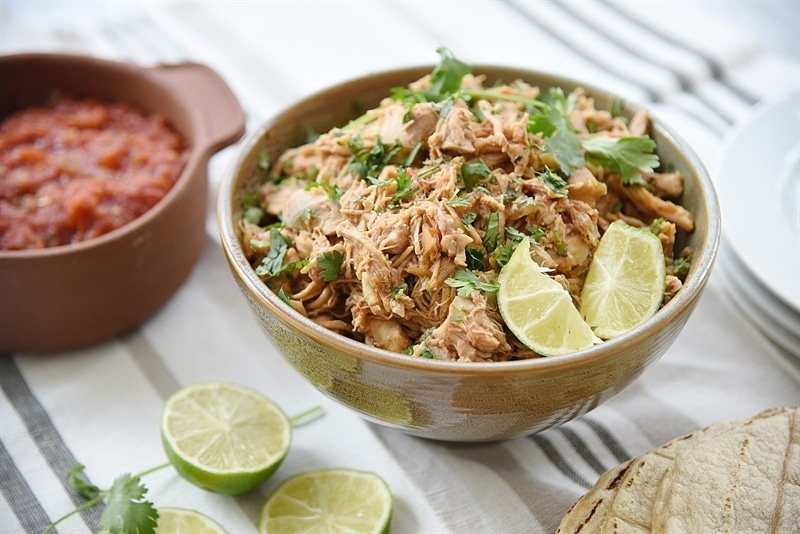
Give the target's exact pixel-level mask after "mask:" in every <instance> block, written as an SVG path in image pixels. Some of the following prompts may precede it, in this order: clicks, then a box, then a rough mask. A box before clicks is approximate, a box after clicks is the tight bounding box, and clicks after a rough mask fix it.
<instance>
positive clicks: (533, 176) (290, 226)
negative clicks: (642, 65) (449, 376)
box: [241, 74, 693, 362]
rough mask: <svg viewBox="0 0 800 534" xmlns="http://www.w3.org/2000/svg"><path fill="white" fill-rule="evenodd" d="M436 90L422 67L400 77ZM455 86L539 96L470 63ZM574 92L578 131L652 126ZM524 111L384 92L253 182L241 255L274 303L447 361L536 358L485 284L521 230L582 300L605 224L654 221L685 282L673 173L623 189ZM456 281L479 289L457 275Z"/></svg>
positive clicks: (572, 118) (684, 216)
mask: <svg viewBox="0 0 800 534" xmlns="http://www.w3.org/2000/svg"><path fill="white" fill-rule="evenodd" d="M430 87H431V80H430V76H426V77H424V78H423V79H421V80H418V81H417V82H414V83H413V84H411V85H409V89H410V90H412V91H421V90H426V89H430ZM462 88H465V89H470V90H476V91H481V92H487V91H492V92H495V93H496V94H500V95H506V96H508V95H511V96H519V97H522V98H525V99H534V98H537V97H538V96H539V95H540V90H539V89H538V88H537V87H533V86H530V85H527V84H525V83H523V82H519V81H517V82H514V83H512V84H509V85H504V86H494V87H491V88H490V89H486V88H484V86H483V79H482V78H481V77H479V76H472V75H469V74H468V75H466V76H464V77H463V79H462ZM570 98H572V100H571V102H572V107H571V109H570V110H569V113H568V116H567V119H566V121H567V123H568V124H569V125H570V127H571V128H572V129H573V131H574V132H575V135H576V139H578V138H580V139H588V138H592V137H595V136H607V137H610V138H614V139H619V138H623V137H626V136H646V135H647V131H648V129H649V118H648V116H647V113H646V112H643V111H642V112H639V113H637V114H636V115H635V116H634V117H633V118H632V119H631V120H630V121H626V120H625V119H623V118H622V117H617V116H613V115H612V114H611V113H610V112H608V111H603V110H598V109H595V107H594V102H593V101H592V99H591V98H590V97H589V96H588V95H586V94H585V92H584V91H583V90H581V89H578V90H576V91H575V92H574V93H573V94H572V95H570ZM532 113H535V110H533V109H532V108H531V107H527V106H526V105H524V104H523V103H520V102H519V101H515V100H514V99H513V98H507V99H504V98H498V99H493V98H472V99H464V98H461V97H454V98H450V99H448V100H446V101H445V102H428V101H423V102H411V103H407V102H403V101H402V100H393V99H389V98H387V99H385V100H384V101H383V102H381V104H380V105H379V106H378V107H376V108H375V109H372V110H370V111H368V112H367V113H366V114H365V115H364V116H363V117H362V118H360V119H358V120H356V121H354V122H353V123H351V124H350V125H348V126H346V127H342V128H334V129H332V130H331V131H329V132H326V133H323V134H322V135H320V136H319V137H318V138H317V139H316V140H315V141H313V142H310V143H307V144H305V145H302V146H300V147H297V148H292V149H289V150H287V151H286V152H285V153H284V154H281V155H280V157H279V158H278V159H277V160H276V161H275V163H274V165H273V167H272V169H271V170H270V178H271V179H270V180H267V181H266V183H265V184H264V185H263V187H262V188H261V190H260V202H259V204H258V205H259V207H260V208H261V209H262V210H263V212H264V214H265V215H264V217H263V218H262V220H260V221H253V220H247V219H242V222H241V232H242V242H243V246H244V250H245V253H246V254H247V255H248V257H249V259H250V261H251V262H252V265H253V266H254V267H255V268H256V270H257V272H259V274H261V275H262V277H263V278H264V280H265V281H266V282H267V283H268V284H269V285H270V287H271V288H273V290H274V291H275V292H276V293H278V294H279V295H281V298H283V299H284V300H285V301H287V302H288V303H289V304H290V305H292V306H293V307H294V308H295V309H296V310H298V311H299V312H300V313H303V314H305V315H306V316H308V317H309V318H311V319H313V320H315V321H316V322H317V323H319V324H320V325H322V326H324V327H326V328H330V329H331V330H334V331H336V332H338V333H341V334H344V335H347V336H351V337H353V338H355V339H358V340H360V341H363V342H364V343H367V344H370V345H374V346H377V347H381V348H384V349H387V350H391V351H395V352H403V353H406V354H409V355H413V356H416V357H426V358H436V359H442V360H455V361H476V362H482V361H504V360H511V359H520V358H530V357H536V356H537V355H536V354H534V353H532V352H531V351H530V350H528V349H526V348H525V347H524V346H522V344H521V343H519V341H518V340H517V339H516V338H515V337H514V336H513V334H512V333H511V332H510V331H508V329H507V328H506V327H505V325H504V324H503V321H502V318H501V317H500V314H499V312H498V310H497V305H496V302H495V294H494V293H493V292H492V291H491V287H492V284H493V283H495V281H496V277H497V274H498V273H499V271H500V269H501V268H502V266H503V265H504V264H505V262H506V261H507V260H508V258H509V256H510V254H511V252H512V251H513V249H514V247H515V246H516V244H517V243H519V241H520V239H521V238H522V236H523V235H528V236H530V237H531V243H532V247H531V255H532V257H533V258H534V259H535V260H536V261H537V262H538V263H539V264H540V265H542V266H543V267H546V268H547V269H549V270H550V273H551V274H552V276H553V277H554V279H556V280H557V281H558V282H559V283H561V284H562V285H563V286H564V287H565V288H566V289H567V290H568V291H569V292H570V293H571V295H572V296H573V298H574V299H575V301H576V302H577V301H578V299H579V296H580V290H581V287H582V284H583V279H584V277H585V275H586V272H587V270H588V268H589V265H590V263H591V261H592V258H593V256H594V252H595V250H596V249H597V246H598V243H599V241H600V237H601V236H602V234H603V232H604V230H605V229H606V228H607V227H608V225H609V224H610V222H611V221H613V220H617V219H623V220H625V221H627V222H629V224H633V225H636V226H640V227H650V228H652V229H653V231H654V232H656V233H657V234H658V235H659V237H660V239H661V241H662V244H663V246H664V251H665V256H666V258H667V262H668V273H669V274H668V277H669V279H668V291H667V294H666V295H665V301H666V300H668V299H669V298H671V296H672V295H674V294H675V293H676V292H677V291H678V290H679V289H680V286H681V276H680V274H679V273H678V272H676V270H675V269H674V268H673V267H674V266H673V261H674V259H675V253H674V251H673V247H674V245H675V240H676V234H677V232H679V231H683V232H689V231H691V230H692V228H693V219H692V215H691V213H690V212H688V211H687V210H686V209H685V208H683V207H682V206H680V205H679V204H678V203H677V200H678V199H679V197H680V195H681V194H682V190H683V180H682V177H681V175H680V173H678V172H670V173H659V172H650V171H651V170H647V171H643V172H642V173H641V181H640V182H639V183H636V184H629V183H625V182H624V180H623V179H622V177H621V176H620V174H618V173H617V172H616V171H615V170H614V169H612V168H608V167H601V166H600V165H599V164H598V163H597V162H596V161H592V162H591V163H589V160H588V159H587V162H586V163H585V164H584V165H580V166H577V167H575V168H572V169H569V170H568V171H565V169H564V166H563V164H562V162H560V161H559V160H558V157H557V156H556V155H555V154H554V153H553V152H552V151H548V150H547V143H548V141H549V140H548V139H547V138H546V134H545V133H543V132H542V131H539V130H537V129H535V128H530V127H529V125H530V124H531V115H532ZM275 223H277V224H275ZM684 256H685V254H684ZM464 273H468V274H467V275H464ZM463 276H472V277H474V278H470V280H472V281H473V282H472V283H473V284H478V285H476V286H475V287H472V288H466V289H465V288H464V285H465V284H466V285H469V284H468V283H461V284H459V283H453V280H458V279H459V277H461V280H462V282H463ZM475 281H477V282H475ZM487 288H488V289H487Z"/></svg>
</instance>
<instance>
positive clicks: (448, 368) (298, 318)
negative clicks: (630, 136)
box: [216, 64, 721, 376]
mask: <svg viewBox="0 0 800 534" xmlns="http://www.w3.org/2000/svg"><path fill="white" fill-rule="evenodd" d="M433 67H434V65H418V66H411V67H403V68H397V69H389V70H383V71H378V72H373V73H370V74H367V75H363V76H360V77H356V78H352V79H350V80H346V81H343V82H339V83H337V84H334V85H331V86H328V87H326V88H324V89H322V90H320V91H317V92H314V93H311V94H309V95H306V96H304V97H302V98H300V99H298V100H296V101H295V102H294V103H292V104H290V105H289V106H286V107H284V108H282V109H281V110H279V111H278V112H277V113H274V114H273V115H271V116H270V117H269V118H267V119H266V120H265V121H263V122H262V123H261V125H260V126H259V127H258V128H257V129H256V130H254V131H253V132H252V133H251V134H249V135H248V136H246V138H245V139H244V140H243V142H242V144H241V145H240V147H239V148H238V153H237V155H236V157H235V158H234V159H233V160H231V161H230V162H229V164H228V167H227V168H226V169H225V172H224V174H223V176H222V179H221V181H220V184H219V188H218V193H217V206H216V218H217V223H218V229H219V232H220V241H221V244H222V248H223V252H224V254H225V256H226V259H227V260H228V263H229V267H230V268H231V270H232V272H233V274H234V276H235V277H236V279H237V280H238V281H239V282H240V283H242V284H243V285H244V286H245V287H246V288H247V290H248V291H249V292H250V294H251V295H252V296H253V297H254V298H256V299H257V301H258V302H259V303H260V304H263V305H264V306H265V307H266V309H267V312H268V313H270V314H272V315H273V316H274V317H276V319H277V320H278V321H280V322H281V323H283V324H284V325H285V326H287V327H288V328H290V329H292V330H294V331H295V332H297V333H298V334H300V335H303V336H305V335H308V336H310V337H311V338H312V339H313V340H314V341H315V342H317V343H319V344H321V345H324V346H327V347H330V348H332V349H334V350H336V351H338V352H339V353H342V354H348V355H350V356H352V357H354V358H356V359H358V360H363V361H368V362H371V363H375V364H380V365H383V366H389V367H395V368H403V369H409V370H410V369H413V370H419V371H427V372H432V373H444V374H458V375H460V376H487V375H490V376H495V375H507V374H508V373H509V372H512V371H513V372H515V373H519V372H526V371H527V372H536V373H550V372H558V371H561V370H564V369H567V368H574V367H575V366H576V365H580V366H583V365H593V364H600V363H602V362H604V361H606V360H608V359H609V358H614V357H616V355H617V354H618V352H619V351H624V350H628V349H630V348H632V347H635V346H636V345H637V342H638V340H639V339H640V338H643V337H647V336H650V335H651V334H653V333H655V332H658V331H661V330H663V329H664V328H666V327H667V326H668V325H669V324H671V323H672V322H673V321H674V320H676V319H677V318H679V317H680V316H682V315H683V313H684V311H685V310H687V308H692V307H693V306H694V304H696V301H697V299H698V298H699V297H700V295H701V293H702V291H703V289H704V287H705V284H706V282H707V281H708V278H709V277H710V274H711V271H712V267H713V264H714V261H715V259H716V256H717V252H718V248H719V244H720V234H721V215H720V207H719V201H718V198H717V194H716V190H715V188H714V184H713V182H712V180H711V177H710V175H709V173H708V170H707V169H706V167H705V165H704V164H703V162H702V161H701V160H700V157H699V156H698V154H697V153H696V152H695V150H694V149H693V148H692V147H691V145H689V144H688V143H687V142H686V141H685V140H684V139H683V138H681V137H680V136H679V135H678V134H677V133H676V132H675V131H674V130H673V129H672V128H670V127H669V126H667V125H665V124H664V123H662V122H661V121H660V120H658V119H657V118H653V117H651V127H652V128H653V129H654V130H657V131H658V133H659V135H660V136H661V137H663V138H665V139H666V140H668V141H669V142H670V143H671V144H672V145H673V146H675V147H676V148H677V149H678V150H679V151H680V152H681V153H682V154H683V155H684V157H685V158H686V161H687V163H688V164H689V166H690V167H691V168H693V169H694V170H695V171H696V173H695V174H696V180H697V183H698V185H699V187H698V191H699V192H701V193H702V194H703V196H704V197H705V202H704V204H705V206H706V209H707V211H708V222H707V231H706V233H705V236H704V238H703V239H702V241H701V243H700V244H699V246H698V253H699V254H698V256H697V257H696V258H695V260H694V261H693V262H692V267H691V270H690V273H689V276H688V277H687V279H686V281H685V282H684V285H683V286H682V288H681V290H680V291H678V293H677V294H676V295H675V296H674V297H673V298H672V299H671V300H670V301H669V302H668V303H667V304H665V305H664V306H663V307H662V308H661V309H659V310H658V312H657V313H656V314H655V315H654V316H653V317H651V318H650V319H648V320H647V321H645V322H644V323H642V324H641V325H639V326H637V327H635V328H633V329H631V330H630V331H628V332H626V333H625V334H623V335H621V336H619V337H617V338H614V339H611V340H607V341H603V342H602V343H600V344H597V345H593V346H592V347H589V348H586V349H583V350H580V351H575V352H572V353H569V354H565V355H561V356H553V357H541V358H529V359H523V360H512V361H501V362H494V361H493V362H459V361H449V360H433V359H426V358H412V357H409V356H407V355H404V354H400V353H396V352H392V351H389V350H386V349H381V348H378V347H373V346H369V345H367V344H365V343H362V342H360V341H357V340H354V339H352V338H349V337H347V336H344V335H342V334H338V333H336V332H333V331H331V330H328V329H326V328H324V327H322V326H320V325H318V324H317V323H316V322H314V321H313V320H311V319H309V318H307V317H305V316H304V315H302V314H301V313H299V312H297V311H296V310H294V309H292V308H291V307H289V306H287V305H286V304H285V303H283V302H282V301H280V299H279V297H278V296H277V295H276V294H275V293H273V292H272V291H270V290H269V288H267V286H266V284H264V283H263V282H262V281H261V280H260V279H259V278H258V277H257V275H256V274H255V270H254V269H252V267H251V266H250V265H249V263H248V262H247V260H246V258H245V256H244V253H243V252H242V249H241V246H240V245H239V242H238V238H237V235H236V229H235V225H234V224H233V221H232V217H233V211H232V202H233V199H234V198H235V189H234V188H235V187H236V186H237V185H238V183H239V179H238V178H239V176H240V167H241V165H242V164H243V163H244V160H245V159H246V158H247V156H248V154H250V152H251V151H252V150H253V149H254V147H255V146H256V145H257V144H258V143H259V141H260V140H261V138H262V137H263V136H264V135H265V134H266V133H267V132H268V131H269V129H270V128H271V127H272V126H273V125H274V124H275V123H276V122H278V121H279V120H280V118H281V117H283V116H284V115H286V114H290V113H291V112H292V111H293V110H294V109H296V108H298V107H300V106H301V105H302V104H303V103H305V102H307V101H309V100H313V99H316V98H320V97H322V96H324V95H325V94H327V93H330V92H335V91H338V90H342V89H344V88H346V87H347V86H348V85H352V84H358V83H361V82H364V81H367V80H370V79H373V78H376V77H383V76H392V75H396V76H402V75H404V74H406V75H408V76H409V78H408V79H409V82H410V81H413V79H414V78H413V76H412V75H413V74H415V73H418V72H420V71H426V69H427V72H430V71H431V69H433ZM471 67H472V72H473V73H476V74H480V73H481V69H493V70H504V71H506V72H516V73H519V75H520V76H521V77H525V78H526V79H527V80H529V81H531V83H534V82H533V80H546V81H547V83H548V84H551V85H556V86H573V87H575V86H579V87H582V88H584V89H585V90H586V92H587V93H588V94H589V95H590V96H602V97H610V98H616V99H621V98H622V97H620V96H618V95H615V94H614V93H612V92H610V91H608V90H605V89H602V88H599V87H598V86H595V85H592V84H589V83H583V82H581V81H579V80H575V79H573V78H570V77H566V76H560V75H556V74H553V73H550V72H543V71H537V70H532V69H525V68H519V67H514V66H506V65H502V64H475V65H471ZM623 100H624V99H623ZM625 107H626V108H628V109H629V110H637V109H642V108H644V107H645V106H644V105H643V104H641V103H638V102H633V101H628V100H625Z"/></svg>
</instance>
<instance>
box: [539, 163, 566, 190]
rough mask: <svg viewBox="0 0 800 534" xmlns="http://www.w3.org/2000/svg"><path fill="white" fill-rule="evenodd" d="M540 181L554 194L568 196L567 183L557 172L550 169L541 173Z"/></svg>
mask: <svg viewBox="0 0 800 534" xmlns="http://www.w3.org/2000/svg"><path fill="white" fill-rule="evenodd" d="M537 176H538V177H539V180H540V181H541V182H543V183H544V184H545V185H546V186H547V187H549V188H550V189H551V190H552V191H553V192H554V193H556V194H558V195H566V194H567V182H566V181H565V180H564V179H563V178H562V177H560V176H559V175H558V174H556V173H555V172H553V171H551V170H550V169H548V168H545V170H544V171H542V172H540V173H539V174H538V175H537Z"/></svg>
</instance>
